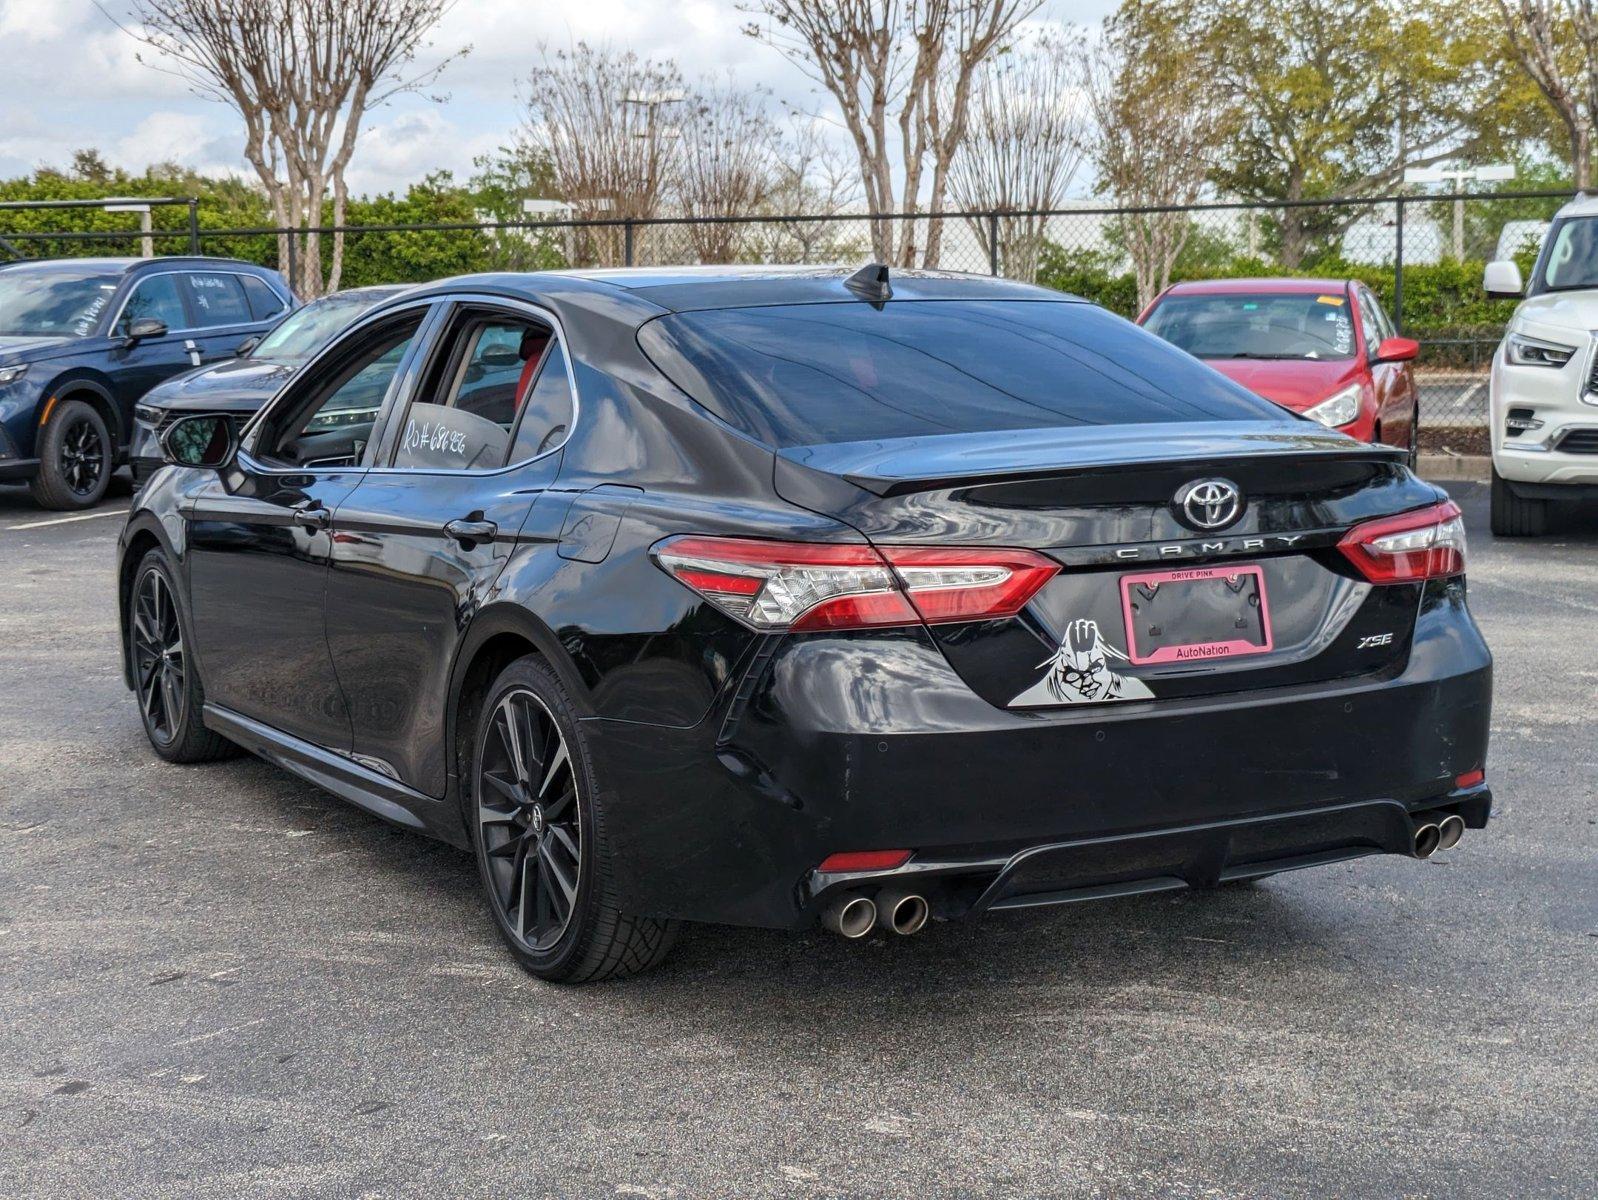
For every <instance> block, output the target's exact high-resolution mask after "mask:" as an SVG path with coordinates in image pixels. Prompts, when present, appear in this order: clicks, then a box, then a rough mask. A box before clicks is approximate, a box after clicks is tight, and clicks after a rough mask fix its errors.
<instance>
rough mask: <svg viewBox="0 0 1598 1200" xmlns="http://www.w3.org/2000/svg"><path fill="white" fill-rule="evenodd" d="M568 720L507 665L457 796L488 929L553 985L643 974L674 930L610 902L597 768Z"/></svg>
mask: <svg viewBox="0 0 1598 1200" xmlns="http://www.w3.org/2000/svg"><path fill="white" fill-rule="evenodd" d="M575 714H576V709H575V706H574V705H573V704H572V701H571V698H570V696H569V695H568V693H567V691H566V688H565V686H564V685H563V684H562V683H561V681H560V679H559V678H558V677H557V676H556V675H555V674H554V672H552V671H551V670H550V669H549V667H548V666H547V665H545V663H544V662H543V661H542V660H540V659H539V658H537V657H536V656H528V657H526V658H521V659H517V660H516V661H515V662H513V663H511V664H510V665H509V666H508V667H506V668H505V669H504V670H503V671H502V672H500V674H499V677H498V678H497V679H495V680H494V683H493V685H492V686H491V687H490V688H489V691H488V694H487V696H486V698H485V700H484V703H483V707H482V711H481V715H480V716H479V718H478V725H477V730H476V732H475V736H474V738H473V741H472V746H473V750H472V762H471V768H470V774H469V776H468V779H469V787H468V788H467V789H466V799H467V802H468V805H469V813H468V823H469V825H470V828H471V831H472V844H473V847H474V848H475V851H476V855H477V869H478V877H479V878H480V879H481V881H482V884H483V892H484V896H485V898H486V899H487V901H488V908H489V911H490V913H491V914H492V915H493V918H494V925H495V927H496V928H497V929H498V930H499V934H500V937H501V938H502V939H504V942H505V944H506V946H507V947H509V949H510V952H511V954H512V955H513V956H514V957H515V958H516V961H517V962H519V963H520V964H521V965H522V967H523V968H524V969H526V970H527V971H528V972H529V973H531V974H533V975H536V976H537V977H538V978H540V979H545V980H549V981H551V982H556V983H589V982H594V981H597V980H602V979H616V978H619V977H621V976H624V975H635V974H638V973H639V972H642V971H647V970H649V969H650V968H652V967H654V966H656V965H658V964H659V963H660V962H661V960H663V959H664V958H665V957H666V954H667V953H668V952H669V951H670V950H671V947H672V943H673V942H674V941H675V940H676V936H677V922H675V921H661V920H655V919H651V918H648V917H634V916H629V915H628V914H627V913H624V912H622V911H621V909H620V907H619V906H618V904H617V902H616V888H615V883H614V877H613V871H612V865H611V848H610V843H609V839H608V837H607V835H606V830H605V803H604V792H603V789H602V788H601V786H600V774H599V772H598V770H597V769H596V768H597V765H598V764H596V763H595V761H594V753H593V749H592V747H591V745H590V744H589V742H588V739H587V735H586V734H585V733H584V732H583V730H582V727H581V725H580V723H579V722H578V721H577V719H576V715H575ZM513 741H514V742H516V743H518V744H519V745H520V750H519V751H516V750H513V749H512V742H513ZM573 876H575V882H573ZM563 910H564V916H563V915H562V914H563Z"/></svg>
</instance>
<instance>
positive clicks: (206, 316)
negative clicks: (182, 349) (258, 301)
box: [180, 271, 255, 329]
mask: <svg viewBox="0 0 1598 1200" xmlns="http://www.w3.org/2000/svg"><path fill="white" fill-rule="evenodd" d="M180 278H181V279H182V280H183V286H184V288H185V289H186V290H187V292H188V299H189V307H190V308H191V309H192V310H193V312H194V327H195V328H196V329H213V328H217V327H219V326H222V325H248V324H250V323H251V322H253V321H254V319H255V318H254V317H252V316H251V315H250V305H249V302H248V301H246V300H245V298H244V289H243V288H242V287H240V286H239V277H238V276H237V275H224V274H222V273H220V272H212V271H190V272H187V273H185V274H184V275H182V276H181V277H180Z"/></svg>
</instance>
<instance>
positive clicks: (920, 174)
mask: <svg viewBox="0 0 1598 1200" xmlns="http://www.w3.org/2000/svg"><path fill="white" fill-rule="evenodd" d="M1041 4H1042V0H827V2H825V3H818V2H817V0H746V3H744V4H743V5H742V7H743V11H745V12H748V13H751V14H754V15H756V16H758V17H762V18H764V22H763V23H762V22H759V21H757V22H755V23H752V24H750V25H749V26H748V27H747V29H746V32H747V33H749V35H750V36H752V37H756V38H759V39H761V40H763V41H766V42H767V43H769V44H770V45H772V46H774V47H776V48H777V49H778V50H780V51H781V52H782V53H783V54H785V55H786V56H787V57H788V58H790V59H792V60H793V61H794V62H795V63H797V64H799V66H800V67H802V68H803V69H804V70H805V71H807V72H808V73H809V74H810V76H811V77H812V78H813V79H815V80H816V81H817V82H818V83H820V84H821V85H822V86H823V87H825V88H826V89H827V91H828V92H829V93H830V94H831V95H832V98H833V99H834V100H835V101H836V102H837V104H838V107H839V109H840V110H841V111H842V114H843V121H844V126H845V127H846V128H847V129H848V131H849V136H850V138H851V139H852V140H853V142H854V146H855V152H856V154H857V156H858V157H859V159H860V172H861V182H862V185H863V187H864V191H865V197H866V204H867V206H868V207H869V209H870V211H871V213H872V214H873V215H879V214H885V213H907V214H912V213H913V214H919V213H925V214H927V216H928V217H930V218H933V219H931V220H929V221H927V222H926V224H927V236H926V243H925V248H924V249H923V248H922V247H921V245H920V241H919V236H918V227H919V226H920V224H921V223H922V222H920V221H914V220H907V221H904V222H901V223H900V227H899V230H898V236H897V237H896V236H895V230H894V227H893V225H894V223H893V222H889V221H873V222H872V235H871V236H872V244H873V248H874V250H875V252H876V255H877V257H878V258H879V259H881V260H882V261H883V262H889V263H897V264H899V265H900V266H915V265H916V264H917V261H918V259H919V260H920V261H921V262H922V263H923V264H925V265H927V266H935V265H937V262H938V256H939V252H940V250H941V240H942V222H941V221H939V220H937V219H936V217H937V214H939V213H942V212H943V211H944V200H945V197H946V194H947V191H948V177H949V167H950V164H951V163H952V162H953V161H954V155H955V151H956V150H957V149H958V148H959V145H960V142H961V139H962V138H963V137H964V136H965V126H966V116H967V111H968V108H969V104H970V98H971V83H972V76H973V75H974V74H975V72H976V70H977V68H978V67H979V66H981V65H982V63H983V62H985V61H986V60H987V59H988V58H989V57H990V56H991V55H993V54H994V53H995V52H997V51H999V50H1001V49H1003V48H1004V46H1005V45H1006V44H1007V42H1008V40H1009V39H1010V38H1011V36H1012V35H1013V34H1014V33H1015V30H1016V27H1017V26H1018V25H1019V24H1020V23H1021V22H1022V21H1023V20H1025V19H1026V18H1027V17H1029V16H1030V15H1031V14H1032V13H1034V12H1036V11H1037V10H1038V8H1039V7H1040V6H1041ZM896 148H897V151H898V167H899V170H898V172H897V173H896V172H895V169H894V166H895V163H894V151H895V149H896ZM896 174H897V176H898V178H897V179H896V177H895V176H896ZM923 189H925V192H926V198H925V202H924V204H923V200H922V192H923Z"/></svg>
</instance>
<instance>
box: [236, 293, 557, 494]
mask: <svg viewBox="0 0 1598 1200" xmlns="http://www.w3.org/2000/svg"><path fill="white" fill-rule="evenodd" d="M460 304H482V305H485V306H487V307H489V308H504V309H510V310H512V311H515V312H518V313H520V314H522V315H526V316H531V317H533V318H535V319H536V320H540V321H543V322H545V323H546V324H548V325H549V327H550V328H551V329H553V330H554V331H555V336H556V337H558V338H559V339H560V340H561V342H562V343H563V344H564V345H565V347H566V355H565V358H566V383H567V386H568V387H570V388H571V394H572V419H571V425H570V426H569V427H568V428H567V430H566V436H565V437H564V438H562V439H561V442H560V444H559V445H558V446H553V447H551V448H550V449H548V450H545V451H544V452H543V453H542V454H535V455H533V457H532V458H524V459H521V460H519V461H517V462H514V463H508V464H506V465H505V466H503V467H496V468H494V469H493V470H491V471H473V470H470V469H468V468H465V467H396V466H386V467H384V466H372V467H363V466H361V465H360V464H359V463H357V464H355V465H354V466H349V467H332V468H324V469H328V470H336V471H360V472H362V473H363V474H384V475H426V476H435V475H444V476H455V475H460V476H469V477H472V478H475V479H489V478H493V477H494V476H496V475H506V474H509V473H510V472H511V471H519V470H521V469H522V468H524V467H526V466H528V465H530V464H532V463H535V462H542V461H543V460H544V459H546V458H549V457H551V456H552V455H555V454H559V453H560V452H561V451H562V450H564V449H565V448H566V443H567V442H569V441H571V439H572V435H573V434H574V433H576V432H577V423H578V421H579V420H581V418H582V397H581V396H580V395H579V394H578V391H577V373H576V371H575V369H574V368H573V365H572V361H573V358H574V355H573V354H572V345H571V340H570V339H569V338H567V336H566V327H565V326H564V325H563V324H562V323H561V320H560V318H559V317H557V316H556V315H555V314H554V312H553V311H552V310H550V309H547V308H545V307H543V306H542V305H538V304H533V303H531V302H529V301H526V300H516V299H511V298H509V297H506V296H492V295H485V294H482V293H478V292H463V293H460V294H458V295H451V294H444V295H438V296H424V297H418V298H417V299H415V300H410V301H406V302H405V303H403V304H398V305H395V306H394V307H393V308H384V309H382V310H381V311H368V312H367V313H366V314H365V316H363V317H362V318H361V319H360V320H359V321H357V322H356V323H355V324H354V325H351V326H350V327H349V328H348V329H346V330H345V331H344V332H343V333H342V334H341V335H339V337H337V338H335V339H334V340H333V341H331V342H329V343H328V344H327V345H326V346H323V347H322V349H321V351H320V352H318V353H317V355H316V357H315V358H312V359H311V360H309V361H308V362H306V363H305V364H304V365H303V366H301V367H300V369H299V370H298V371H296V372H295V376H296V377H298V376H299V375H301V374H302V373H305V372H309V371H314V370H316V368H317V366H318V365H319V364H320V363H321V360H322V359H323V357H324V356H326V355H327V354H329V353H331V352H332V351H333V350H334V349H335V348H336V347H337V346H339V345H341V344H343V342H344V341H345V339H346V338H349V337H351V336H353V335H354V334H355V333H356V332H357V331H358V330H360V329H362V328H364V327H365V326H367V325H369V324H373V323H375V322H378V321H382V320H384V319H386V318H389V317H392V316H394V315H395V314H397V313H400V312H404V311H405V310H407V309H411V308H422V309H432V308H435V307H441V306H446V305H448V306H455V305H460ZM422 322H423V326H425V325H426V323H427V317H426V316H425V315H424V316H423V318H422ZM421 332H422V327H418V328H417V333H421ZM399 377H400V376H399V374H398V373H397V372H396V373H395V376H394V379H395V380H398V379H399ZM293 382H294V380H293V379H291V380H289V382H288V383H286V384H284V385H283V388H281V389H279V390H278V393H277V395H276V396H273V397H272V399H271V400H269V401H267V402H266V403H265V404H263V405H262V406H261V407H260V408H259V409H257V410H256V412H255V415H254V416H252V417H251V418H250V419H249V421H247V422H246V423H245V425H244V428H243V429H242V430H240V432H239V451H238V459H239V461H240V463H241V464H243V465H244V466H245V467H246V469H247V470H249V471H250V472H251V473H252V474H256V475H296V474H299V475H303V474H304V473H305V471H306V469H307V468H306V467H305V466H304V465H303V464H301V465H297V466H292V467H275V466H270V465H268V464H266V463H263V462H261V461H260V459H258V458H256V457H255V456H254V455H253V454H251V453H249V449H248V448H247V447H246V442H247V441H248V440H250V438H251V435H252V434H254V433H255V431H256V427H257V426H259V425H260V424H261V422H262V421H264V420H265V418H266V413H267V411H268V410H269V409H271V408H274V407H275V406H276V405H277V402H278V397H279V396H282V395H283V392H284V391H285V390H287V388H288V387H289V386H291V385H292V384H293ZM393 386H394V384H393V382H390V384H389V387H390V388H392V387H393ZM390 398H391V397H390V396H389V394H388V393H387V392H385V393H384V395H383V403H382V405H381V406H380V407H379V409H378V418H379V422H381V421H382V420H383V418H384V413H383V409H384V408H387V407H388V405H389V401H390ZM405 407H406V411H407V412H408V411H409V410H410V401H409V400H407V401H406V406H405ZM377 427H378V425H377V424H376V423H374V425H373V429H374V430H375V429H376V428H377Z"/></svg>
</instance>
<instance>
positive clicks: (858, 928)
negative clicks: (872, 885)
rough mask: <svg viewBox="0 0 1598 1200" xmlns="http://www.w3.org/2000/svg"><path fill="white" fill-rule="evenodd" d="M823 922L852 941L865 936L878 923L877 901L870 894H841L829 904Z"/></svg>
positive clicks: (840, 935)
mask: <svg viewBox="0 0 1598 1200" xmlns="http://www.w3.org/2000/svg"><path fill="white" fill-rule="evenodd" d="M821 923H822V924H823V925H825V926H826V927H827V928H828V929H830V930H832V932H833V933H835V934H837V935H838V936H839V937H842V938H848V939H849V940H850V941H851V942H852V941H854V940H855V939H857V938H863V937H865V936H866V934H868V933H870V932H871V930H872V927H873V926H875V925H876V923H877V905H876V901H874V900H872V899H871V898H870V897H869V896H839V897H838V898H837V899H836V900H834V901H833V902H832V903H831V904H829V905H827V908H826V911H825V912H823V913H822V914H821Z"/></svg>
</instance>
